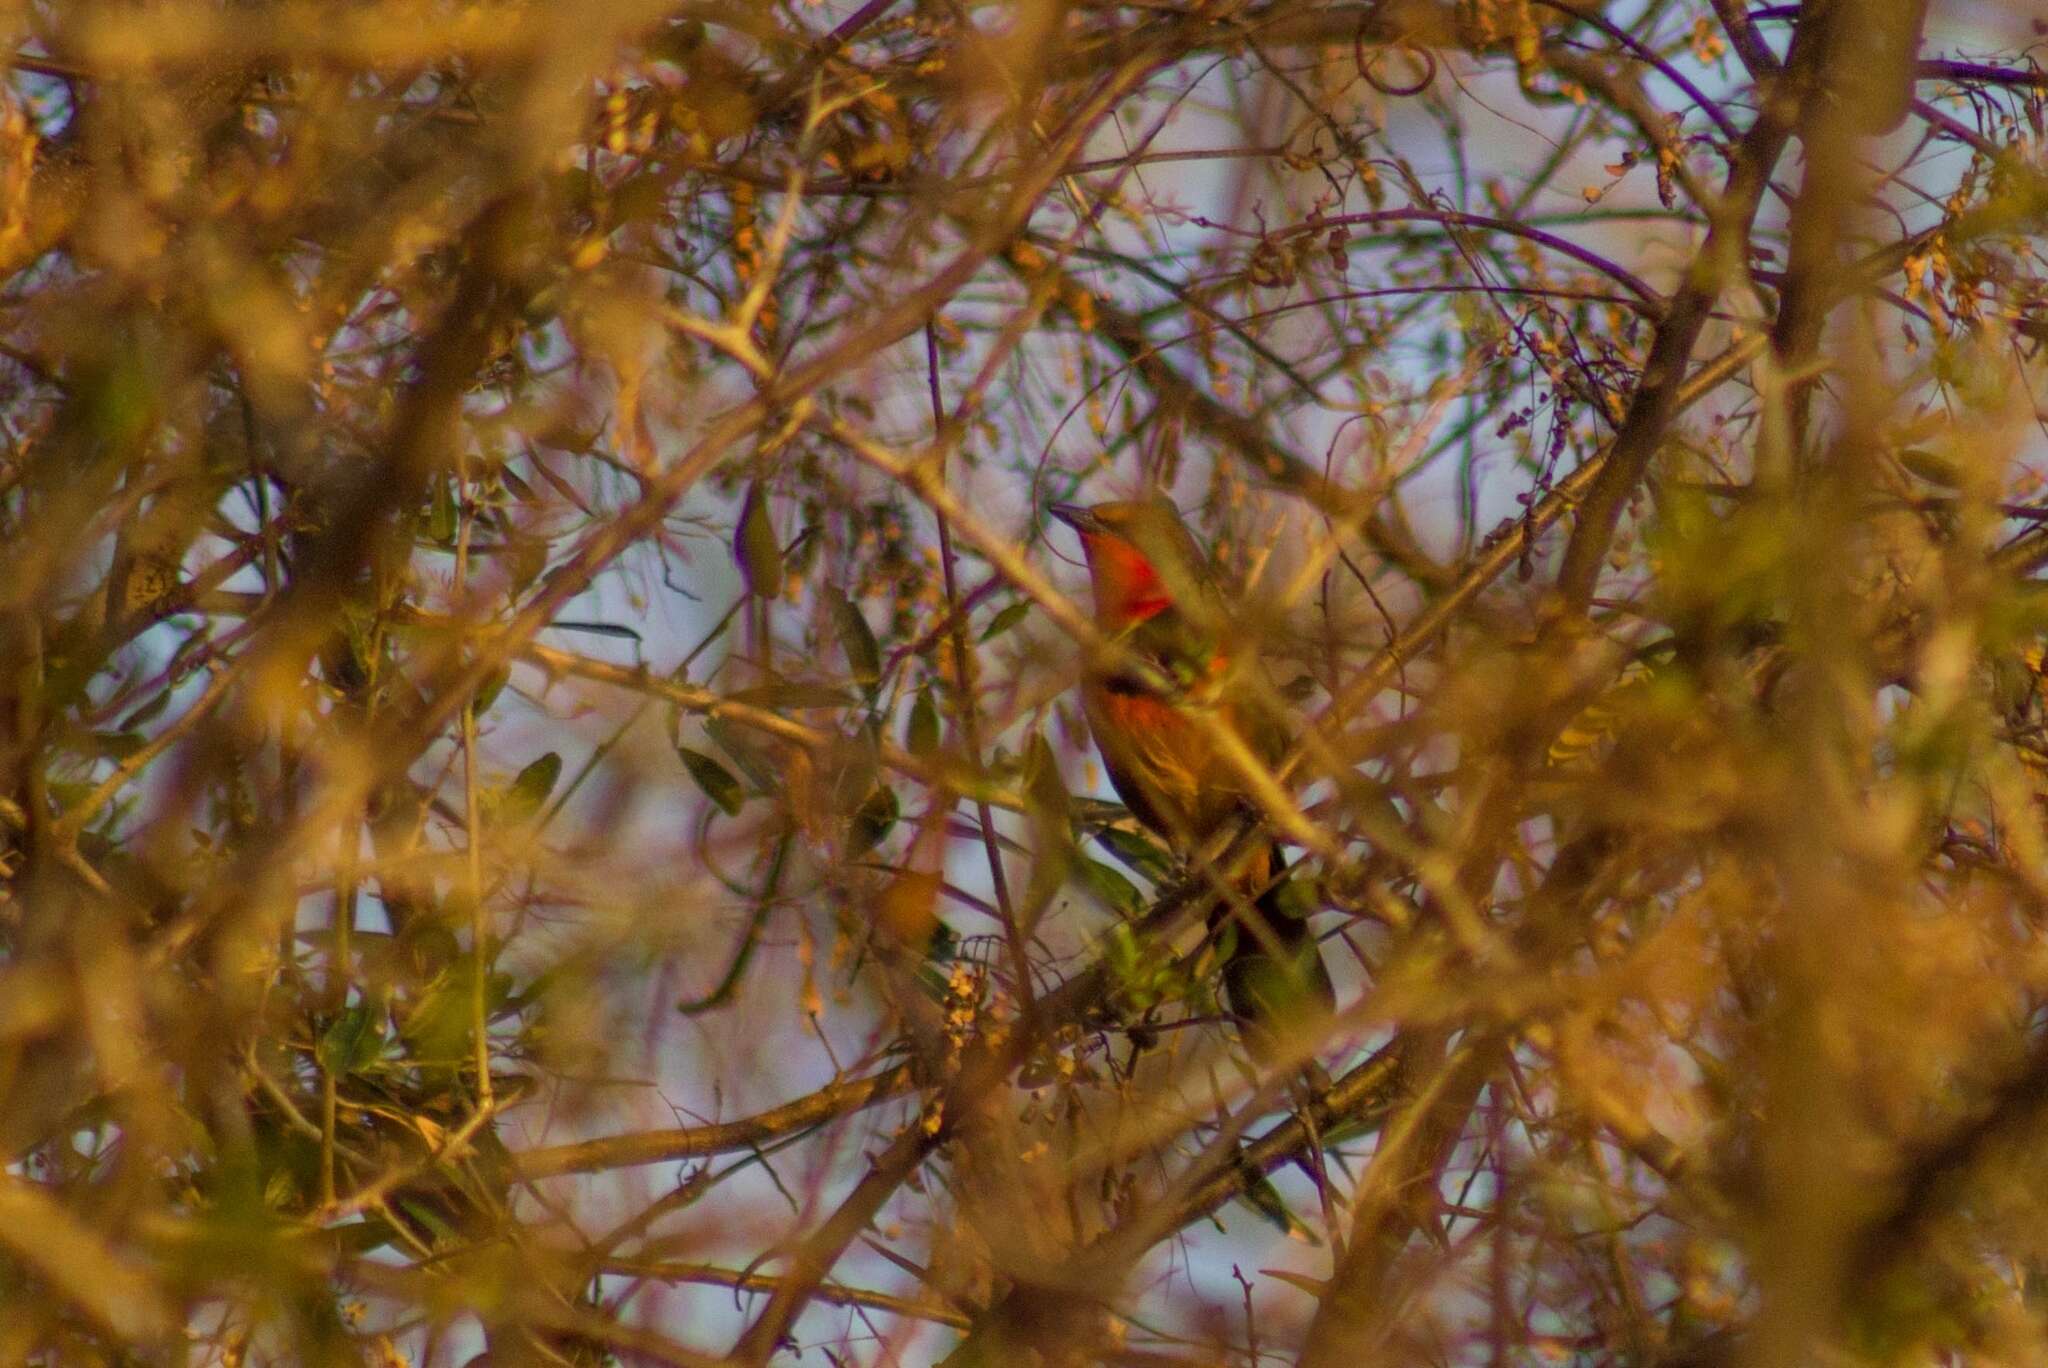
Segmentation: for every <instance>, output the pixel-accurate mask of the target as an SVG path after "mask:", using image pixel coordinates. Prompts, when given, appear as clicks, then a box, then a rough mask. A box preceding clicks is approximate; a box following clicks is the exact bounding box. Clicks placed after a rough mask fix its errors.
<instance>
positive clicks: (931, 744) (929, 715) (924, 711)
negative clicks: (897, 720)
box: [903, 689, 939, 756]
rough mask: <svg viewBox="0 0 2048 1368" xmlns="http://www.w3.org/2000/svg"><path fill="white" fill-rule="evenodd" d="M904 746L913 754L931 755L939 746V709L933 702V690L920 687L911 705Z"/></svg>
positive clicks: (904, 735) (904, 732)
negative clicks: (915, 699)
mask: <svg viewBox="0 0 2048 1368" xmlns="http://www.w3.org/2000/svg"><path fill="white" fill-rule="evenodd" d="M903 748H904V749H905V750H907V751H909V752H910V753H911V754H912V755H920V756H921V755H930V754H931V753H932V752H933V751H936V750H937V749H938V748H939V710H938V708H937V706H936V705H934V704H933V703H932V691H931V690H930V689H919V690H918V691H917V701H916V702H914V703H912V704H911V705H910V721H909V722H908V724H906V725H905V727H904V729H903Z"/></svg>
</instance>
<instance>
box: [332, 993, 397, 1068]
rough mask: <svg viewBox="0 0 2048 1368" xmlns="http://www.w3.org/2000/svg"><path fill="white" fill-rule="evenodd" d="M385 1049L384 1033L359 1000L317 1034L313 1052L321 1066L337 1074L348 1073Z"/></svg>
mask: <svg viewBox="0 0 2048 1368" xmlns="http://www.w3.org/2000/svg"><path fill="white" fill-rule="evenodd" d="M383 1050H384V1036H383V1033H382V1032H380V1031H379V1030H378V1029H377V1020H376V1017H375V1016H374V1015H373V1014H372V1013H371V1011H370V1009H369V1008H368V1007H367V1006H364V1005H362V1004H360V1003H358V1004H357V1005H356V1006H354V1007H350V1008H349V1009H347V1010H346V1011H344V1012H343V1013H342V1014H341V1015H340V1016H338V1017H336V1018H335V1019H334V1022H333V1024H332V1025H330V1026H329V1027H328V1028H327V1030H326V1032H325V1033H324V1034H322V1035H321V1037H320V1045H319V1048H318V1049H317V1051H316V1052H315V1053H316V1054H317V1055H318V1056H319V1059H320V1067H321V1068H323V1069H325V1070H326V1071H327V1072H328V1073H330V1074H333V1075H336V1076H339V1075H342V1074H351V1073H354V1072H355V1071H356V1070H358V1069H360V1068H362V1067H363V1066H364V1065H365V1064H368V1063H369V1062H370V1061H372V1060H374V1059H375V1058H376V1057H377V1056H378V1055H379V1054H381V1053H383Z"/></svg>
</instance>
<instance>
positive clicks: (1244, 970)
mask: <svg viewBox="0 0 2048 1368" xmlns="http://www.w3.org/2000/svg"><path fill="white" fill-rule="evenodd" d="M1244 887H1245V888H1246V890H1247V891H1248V892H1250V891H1253V890H1256V896H1255V897H1254V898H1253V899H1252V901H1251V903H1250V905H1249V908H1246V907H1245V906H1243V905H1242V904H1240V905H1237V906H1233V905H1230V904H1225V905H1223V906H1221V907H1219V908H1217V910H1216V912H1215V914H1214V915H1213V916H1212V918H1211V923H1210V924H1211V928H1212V929H1213V930H1215V931H1216V932H1218V933H1219V934H1221V932H1222V929H1223V928H1224V927H1225V926H1234V929H1235V932H1236V938H1235V940H1236V943H1235V944H1234V945H1233V946H1232V948H1231V950H1230V954H1229V957H1228V958H1227V959H1225V960H1224V962H1223V993H1224V999H1225V1001H1226V1002H1227V1003H1228V1004H1229V1007H1230V1010H1231V1011H1232V1012H1234V1013H1235V1014H1236V1015H1237V1018H1238V1020H1239V1022H1241V1023H1242V1025H1243V1028H1244V1033H1245V1041H1246V1043H1247V1044H1248V1045H1249V1046H1250V1047H1251V1048H1252V1052H1253V1053H1254V1054H1257V1055H1260V1056H1265V1057H1271V1056H1272V1055H1274V1054H1277V1053H1281V1052H1283V1050H1284V1048H1285V1044H1286V1042H1287V1040H1288V1038H1289V1037H1290V1036H1293V1035H1295V1034H1297V1033H1298V1032H1301V1031H1304V1030H1307V1029H1311V1028H1313V1026H1314V1025H1315V1024H1316V1023H1318V1022H1319V1021H1321V1020H1322V1019H1324V1018H1326V1017H1328V1016H1329V1015H1330V1014H1331V1013H1332V1012H1334V1011H1335V1010H1336V1007H1337V992H1336V988H1335V987H1334V986H1333V985H1332V984H1331V982H1330V971H1329V968H1328V967H1327V966H1326V965H1325V964H1324V963H1323V955H1322V951H1321V949H1320V948H1319V947H1318V946H1317V944H1316V938H1315V936H1314V935H1313V934H1312V933H1311V932H1310V930H1309V925H1308V920H1307V917H1306V916H1305V915H1304V914H1303V912H1301V911H1300V910H1297V909H1296V908H1295V907H1291V906H1289V904H1290V902H1292V901H1294V900H1293V899H1292V898H1290V896H1289V887H1290V880H1289V879H1288V877H1287V862H1286V860H1285V859H1284V858H1283V857H1282V856H1281V854H1280V849H1279V847H1278V846H1276V845H1274V844H1272V843H1270V842H1269V843H1268V844H1267V846H1266V851H1265V855H1264V857H1263V858H1260V857H1258V856H1254V857H1253V858H1252V860H1251V862H1250V873H1248V874H1247V876H1246V878H1245V879H1244Z"/></svg>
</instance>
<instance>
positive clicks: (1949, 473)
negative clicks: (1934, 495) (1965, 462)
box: [1899, 447, 1963, 489]
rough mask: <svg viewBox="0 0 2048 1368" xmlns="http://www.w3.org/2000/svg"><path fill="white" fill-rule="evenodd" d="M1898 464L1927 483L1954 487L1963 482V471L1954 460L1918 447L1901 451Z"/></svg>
mask: <svg viewBox="0 0 2048 1368" xmlns="http://www.w3.org/2000/svg"><path fill="white" fill-rule="evenodd" d="M1899 464H1900V465H1902V466H1904V467H1905V468H1906V469H1907V470H1909V471H1911V472H1912V473H1913V474H1915V475H1918V476H1919V477H1920V478H1921V479H1923V480H1925V481H1927V482H1928V483H1929V484H1938V485H1942V486H1944V487H1945V488H1948V489H1954V488H1956V487H1957V486H1958V485H1960V484H1962V482H1963V472H1962V470H1961V469H1960V468H1959V467H1958V466H1957V465H1956V463H1955V462H1954V461H1951V460H1949V459H1948V458H1947V457H1945V456H1937V455H1935V454H1934V453H1933V452H1931V451H1923V450H1921V449H1920V448H1918V447H1908V448H1907V449H1906V450H1904V451H1901V452H1900V453H1899Z"/></svg>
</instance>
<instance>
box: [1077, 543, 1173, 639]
mask: <svg viewBox="0 0 2048 1368" xmlns="http://www.w3.org/2000/svg"><path fill="white" fill-rule="evenodd" d="M1081 541H1082V546H1083V547H1084V548H1085V549H1086V550H1087V552H1088V571H1089V578H1090V579H1091V580H1093V581H1094V586H1095V615H1096V617H1097V618H1099V619H1101V620H1102V622H1104V623H1105V624H1107V625H1108V626H1111V627H1128V626H1130V625H1131V624H1132V623H1134V622H1143V621H1144V620H1145V619H1147V618H1149V617H1156V616H1157V615H1158V614H1160V613H1163V612H1165V611H1166V610H1167V609H1168V608H1171V607H1172V606H1173V600H1172V599H1170V598H1168V597H1167V595H1166V585H1165V584H1164V583H1162V582H1161V581H1160V578H1159V572H1158V571H1157V570H1156V569H1154V568H1153V566H1152V562H1151V561H1150V560H1149V559H1147V558H1146V556H1145V553H1144V552H1142V551H1140V550H1139V549H1138V548H1137V547H1135V546H1133V545H1131V544H1130V543H1129V542H1127V541H1125V540H1124V539H1123V538H1122V537H1115V536H1104V535H1101V534H1095V533H1091V534H1087V535H1084V536H1083V537H1082V539H1081Z"/></svg>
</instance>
